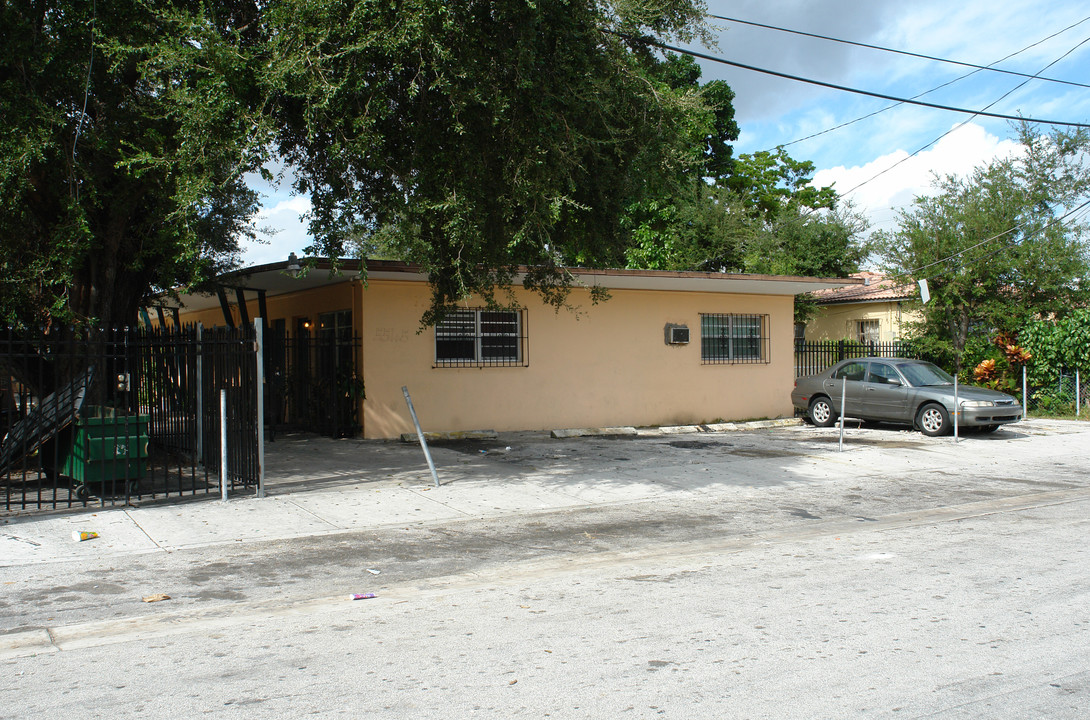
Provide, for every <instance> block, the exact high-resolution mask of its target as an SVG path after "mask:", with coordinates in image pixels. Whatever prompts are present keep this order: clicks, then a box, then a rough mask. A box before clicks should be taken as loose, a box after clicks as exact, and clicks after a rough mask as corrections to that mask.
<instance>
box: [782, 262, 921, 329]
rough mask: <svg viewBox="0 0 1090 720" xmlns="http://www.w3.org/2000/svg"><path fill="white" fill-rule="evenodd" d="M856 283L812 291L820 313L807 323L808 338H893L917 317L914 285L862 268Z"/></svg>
mask: <svg viewBox="0 0 1090 720" xmlns="http://www.w3.org/2000/svg"><path fill="white" fill-rule="evenodd" d="M851 277H852V278H853V279H856V280H857V284H853V285H846V286H843V287H838V288H827V289H822V290H817V291H815V292H812V293H811V294H810V295H811V297H813V298H814V300H815V301H816V302H817V305H818V311H817V314H816V315H815V316H814V317H813V318H812V319H811V320H810V321H809V322H808V323H807V324H806V328H805V337H804V338H798V339H805V340H806V341H808V342H809V341H820V340H854V341H856V342H863V343H865V342H891V341H894V340H900V339H902V331H903V328H904V325H905V323H906V322H908V321H910V320H913V319H915V318H916V317H918V312H919V311H918V310H916V309H914V308H913V304H914V301H915V300H916V298H917V293H916V287H915V286H914V285H898V284H896V283H894V282H893V281H892V280H890V279H889V278H887V277H886V276H885V275H883V274H881V273H876V272H860V273H855V274H853V275H852V276H851Z"/></svg>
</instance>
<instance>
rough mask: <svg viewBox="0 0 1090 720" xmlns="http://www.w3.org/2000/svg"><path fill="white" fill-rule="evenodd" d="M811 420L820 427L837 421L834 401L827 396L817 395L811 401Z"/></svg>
mask: <svg viewBox="0 0 1090 720" xmlns="http://www.w3.org/2000/svg"><path fill="white" fill-rule="evenodd" d="M809 414H810V422H812V423H814V425H816V426H818V427H829V426H830V425H832V424H833V423H835V422H836V411H835V410H833V405H832V403H830V402H829V398H827V397H825V396H821V397H816V398H814V399H813V400H811V401H810V410H809Z"/></svg>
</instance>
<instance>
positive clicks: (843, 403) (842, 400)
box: [839, 375, 848, 452]
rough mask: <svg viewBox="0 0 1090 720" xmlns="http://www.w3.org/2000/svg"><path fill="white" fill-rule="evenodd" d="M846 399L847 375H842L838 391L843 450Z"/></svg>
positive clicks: (842, 446) (841, 449)
mask: <svg viewBox="0 0 1090 720" xmlns="http://www.w3.org/2000/svg"><path fill="white" fill-rule="evenodd" d="M847 401H848V377H847V376H846V375H845V376H844V389H843V390H841V391H840V450H839V452H844V408H845V407H846V406H847Z"/></svg>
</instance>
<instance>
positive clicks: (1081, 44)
mask: <svg viewBox="0 0 1090 720" xmlns="http://www.w3.org/2000/svg"><path fill="white" fill-rule="evenodd" d="M1088 42H1090V38H1086V39H1085V40H1083V41H1082V42H1080V43H1079V44H1078V45H1076V46H1075V47H1073V48H1071V49H1070V50H1068V51H1067V52H1065V53H1064V54H1063V55H1061V56H1060V57H1058V58H1056V59H1055V60H1053V61H1052V62H1050V63H1049V64H1048V65H1045V66H1044V67H1043V68H1041V69H1040V71H1039V73H1043V72H1044V71H1045V70H1048V69H1049V68H1050V67H1052V66H1053V65H1055V64H1056V63H1058V62H1060V61H1061V60H1063V59H1064V58H1065V57H1067V56H1068V55H1070V54H1071V53H1073V52H1075V51H1076V50H1078V49H1079V48H1080V47H1082V46H1083V45H1085V44H1086V43H1088ZM1032 79H1033V77H1030V78H1029V79H1026V80H1023V81H1022V82H1020V83H1018V84H1017V85H1015V86H1014V87H1012V88H1011V89H1010V90H1008V91H1007V92H1005V93H1003V94H1002V95H1000V96H999V97H998V98H996V99H995V100H993V101H992V102H990V103H988V104H987V105H986V106H985V107H984V109H985V110H987V109H988V108H990V107H992V106H994V105H995V104H996V103H998V102H999V101H1001V100H1003V99H1004V98H1006V97H1007V96H1009V95H1010V94H1011V93H1013V92H1015V91H1016V90H1019V89H1021V88H1023V87H1025V86H1026V84H1027V83H1029V81H1030V80H1032ZM978 114H983V113H982V112H981V113H975V114H974V115H973V117H970V118H968V119H967V120H963V121H961V122H959V123H958V124H957V125H955V126H954V127H952V128H950V129H949V130H947V131H946V132H944V133H943V134H942V135H939V136H938V137H937V138H935V139H934V140H932V141H931V142H929V143H927V144H926V145H924V146H923V147H921V148H917V149H916V150H915V151H914V152H913V153H912V154H911V155H906V156H905V157H903V158H901V159H900V160H898V161H897V162H895V163H893V164H892V165H890V166H889V167H888V168H885V169H884V170H882V171H881V172H878V173H877V174H875V175H873V176H872V177H870V178H867V179H866V180H864V181H863V182H861V183H859V184H858V185H856V186H855V187H853V188H851V189H850V190H848V191H846V192H844V193H843V195H842V197H843V196H846V195H850V194H851V193H853V192H855V191H856V190H858V189H859V188H861V187H863V186H864V185H866V184H867V183H869V182H871V181H873V180H876V179H877V178H880V177H881V176H883V175H885V174H886V173H887V172H889V171H890V170H892V169H893V168H895V167H897V166H898V165H900V164H901V163H904V162H907V161H908V160H909V159H911V158H914V157H916V156H917V155H919V154H920V153H921V152H923V151H924V150H926V149H927V148H929V147H931V146H932V145H934V144H935V143H937V142H938V141H940V140H942V139H943V138H944V137H946V136H947V135H950V134H952V133H954V132H955V131H957V130H960V129H961V128H963V127H965V125H967V124H968V123H969V121H970V120H972V119H973V118H974V117H976V116H977V115H978Z"/></svg>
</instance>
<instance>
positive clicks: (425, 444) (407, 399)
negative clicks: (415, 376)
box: [401, 385, 439, 487]
mask: <svg viewBox="0 0 1090 720" xmlns="http://www.w3.org/2000/svg"><path fill="white" fill-rule="evenodd" d="M401 392H403V393H405V403H406V404H407V405H408V406H409V414H410V415H412V417H413V425H415V426H416V436H417V437H418V438H420V447H421V448H423V450H424V457H425V458H426V459H427V461H428V469H429V470H431V477H432V479H433V480H435V487H439V473H437V472H435V463H433V462H432V461H431V450H428V441H427V440H426V439H425V438H424V431H423V430H421V429H420V421H419V420H417V419H416V410H415V409H414V408H413V399H412V398H411V397H409V388H408V387H406V386H404V385H402V386H401Z"/></svg>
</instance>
